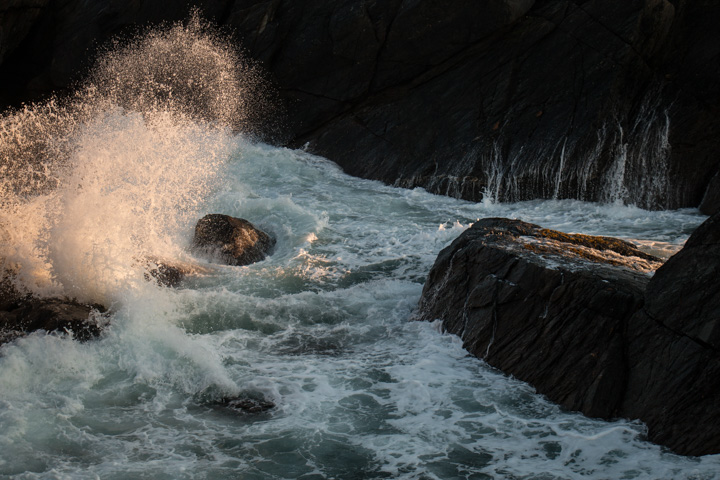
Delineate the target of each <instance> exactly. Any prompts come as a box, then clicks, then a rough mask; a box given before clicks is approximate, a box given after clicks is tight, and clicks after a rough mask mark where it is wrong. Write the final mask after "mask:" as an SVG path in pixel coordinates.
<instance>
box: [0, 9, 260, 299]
mask: <svg viewBox="0 0 720 480" xmlns="http://www.w3.org/2000/svg"><path fill="white" fill-rule="evenodd" d="M266 90H267V84H266V83H265V82H264V81H263V79H262V76H261V74H260V72H259V71H258V69H257V68H256V67H255V66H253V65H251V64H250V63H248V62H246V61H245V60H244V59H243V58H242V57H241V56H240V55H239V54H238V53H237V52H236V51H235V50H233V48H232V47H231V45H230V42H229V41H227V40H226V39H224V38H223V37H222V36H221V35H219V34H218V33H216V32H214V31H213V30H212V28H211V27H210V26H209V25H208V24H206V23H204V22H203V21H202V20H200V19H199V17H198V15H197V14H193V15H192V16H191V18H190V19H189V20H188V21H187V22H186V23H184V24H174V25H169V26H167V25H166V26H162V27H159V28H157V29H155V30H152V31H150V32H148V33H146V34H145V35H143V36H140V37H137V38H134V39H131V40H129V41H126V42H120V41H116V42H115V43H114V44H113V45H112V47H111V48H109V49H108V50H107V51H106V52H105V53H104V54H103V55H102V56H101V57H100V58H99V59H98V61H97V62H96V65H95V67H94V68H93V71H92V73H91V74H90V75H89V77H88V79H87V80H86V81H85V83H84V84H82V85H81V87H80V88H79V89H78V90H77V91H76V92H75V93H73V94H72V95H71V96H69V97H67V98H64V99H58V98H53V99H51V100H49V101H47V102H45V103H42V104H33V105H29V106H26V107H24V108H23V109H21V110H18V111H15V112H9V113H6V114H4V115H3V116H2V117H1V118H0V174H1V175H2V177H1V180H0V227H2V230H1V232H2V235H0V241H1V242H2V243H1V244H0V263H1V265H0V267H2V269H3V270H4V271H5V270H11V271H13V272H14V273H15V277H16V283H18V286H19V287H21V288H24V289H27V290H30V291H32V292H34V293H35V294H39V295H57V294H64V295H69V296H72V297H76V298H78V299H81V300H86V301H95V302H107V301H113V299H114V298H115V297H116V296H117V294H118V292H120V291H122V289H123V288H127V287H129V286H131V285H133V284H134V282H136V281H142V278H143V273H144V271H143V268H144V266H143V265H144V263H146V262H143V261H142V259H143V258H147V257H159V258H168V257H170V258H180V257H182V256H183V255H184V250H183V248H184V246H185V244H186V240H185V236H187V235H185V234H186V233H187V230H188V229H189V228H190V224H191V223H192V221H194V219H196V218H197V217H198V212H199V210H198V209H199V208H200V206H201V204H202V201H203V199H204V198H206V196H207V194H208V193H209V192H210V191H211V190H212V189H213V188H215V187H217V184H218V181H219V178H218V175H219V173H220V170H221V168H222V165H223V164H224V162H225V160H226V159H227V158H228V157H229V155H230V154H231V153H232V151H233V149H234V148H236V142H237V137H235V135H234V134H235V133H237V132H242V133H244V134H246V135H254V134H257V133H258V131H259V129H260V128H261V125H262V123H263V120H264V119H265V118H266V117H267V116H268V114H269V110H270V107H269V104H270V102H268V101H267V98H268V96H267V95H265V92H266Z"/></svg>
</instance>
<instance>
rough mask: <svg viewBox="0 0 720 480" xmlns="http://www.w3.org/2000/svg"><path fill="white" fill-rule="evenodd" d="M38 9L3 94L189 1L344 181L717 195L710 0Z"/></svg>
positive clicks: (274, 2) (4, 72) (64, 82)
mask: <svg viewBox="0 0 720 480" xmlns="http://www.w3.org/2000/svg"><path fill="white" fill-rule="evenodd" d="M18 1H19V0H18ZM26 3H27V4H28V5H30V4H32V2H31V1H30V0H27V2H26ZM37 5H38V7H37V9H39V11H40V13H39V14H37V15H36V13H37V12H35V10H33V12H34V13H32V14H30V13H28V14H26V15H25V18H26V19H25V20H24V23H23V25H25V26H23V27H22V28H23V29H24V31H25V30H27V25H30V24H32V26H31V28H30V30H29V31H28V33H27V34H25V35H24V36H22V38H23V40H22V41H20V40H17V41H14V42H12V44H8V45H7V47H6V48H7V52H6V54H5V56H4V60H3V59H2V57H0V61H2V64H1V65H0V92H3V95H4V99H1V98H0V100H2V102H3V103H6V104H12V105H17V104H18V103H19V102H20V101H22V100H27V99H31V98H37V96H39V95H42V94H43V93H47V92H48V91H49V90H51V89H62V88H65V87H67V86H68V85H69V83H70V81H71V79H72V78H73V76H74V75H77V74H78V72H80V73H82V71H83V69H84V68H86V67H87V65H88V64H89V63H88V60H87V59H88V57H89V56H91V54H92V52H93V51H94V48H95V46H96V45H98V44H101V43H102V42H104V41H105V40H107V38H108V37H109V36H111V35H113V34H116V33H119V32H126V31H127V30H129V29H130V30H131V29H132V28H134V27H136V26H143V25H147V24H148V23H152V22H157V21H158V20H161V19H165V20H176V19H180V18H183V17H184V16H186V15H187V11H188V9H189V8H190V7H191V6H192V5H198V6H199V7H200V9H201V11H202V13H203V14H204V15H205V16H207V17H208V18H211V19H214V21H216V22H217V23H218V24H221V25H225V26H228V27H230V28H231V29H233V31H234V32H235V33H236V37H237V39H238V42H239V43H241V44H242V45H243V46H244V48H245V49H246V51H247V52H248V54H249V55H250V56H251V57H253V58H256V59H258V60H259V61H260V62H261V63H262V64H263V66H264V67H265V68H266V69H267V70H268V71H269V72H270V73H271V75H272V77H273V79H274V82H275V84H276V85H277V87H278V89H279V91H280V94H281V96H282V98H283V99H284V101H285V104H286V109H287V119H286V124H287V128H288V130H289V133H288V137H289V139H290V144H291V145H294V146H299V145H304V144H306V143H307V144H308V148H309V149H310V151H312V152H315V153H319V154H322V155H325V156H327V157H328V158H330V159H332V160H334V161H336V162H337V163H339V164H340V165H341V166H342V167H343V168H344V169H345V170H346V171H347V172H349V173H351V174H353V175H359V176H363V177H369V178H374V179H379V180H383V181H385V182H387V183H391V184H397V185H400V186H407V187H414V186H422V187H425V188H427V189H429V190H431V191H433V192H436V193H442V194H449V195H455V196H460V197H463V198H466V199H472V200H478V199H480V198H481V197H482V196H483V195H484V194H485V193H486V192H487V191H489V193H490V194H492V195H494V196H497V197H499V198H500V199H506V200H510V199H512V200H519V199H525V198H536V197H561V198H562V197H570V198H583V199H588V200H612V199H616V198H622V199H624V200H626V201H629V202H633V203H637V204H639V205H642V206H647V207H651V208H676V207H681V206H698V205H700V204H701V202H702V201H703V198H717V195H718V194H716V193H713V192H715V191H716V190H717V188H718V184H719V183H720V182H715V183H713V184H710V183H709V182H710V179H711V178H712V177H713V175H715V174H716V173H717V172H718V170H720V163H719V161H718V157H717V154H716V152H717V151H718V150H719V147H720V116H718V115H717V112H718V111H719V110H720V86H719V85H720V84H719V83H718V82H717V78H718V77H719V76H720V62H718V58H719V56H720V30H718V29H717V25H718V23H720V4H718V3H717V2H715V1H713V0H695V1H693V2H688V1H685V0H542V1H540V0H538V1H533V0H489V1H486V2H477V1H472V0H453V1H451V2H445V1H440V0H424V1H422V2H420V1H400V0H383V1H379V0H359V1H355V0H343V1H336V0H307V1H303V2H296V1H292V0H216V1H206V2H200V1H194V2H189V4H186V2H184V1H180V0H172V1H170V2H163V3H162V4H159V3H157V2H150V1H149V0H139V1H134V2H130V3H129V4H128V3H127V2H118V1H113V0H100V1H96V2H82V1H81V0H62V1H56V2H43V1H41V0H38V1H37ZM33 19H34V21H33ZM13 38H15V37H13ZM17 38H18V39H19V38H20V37H17ZM668 122H669V126H668ZM671 180H672V181H671ZM708 186H710V187H711V190H712V191H708ZM716 207H717V205H716V203H711V202H703V209H704V211H705V212H706V213H711V212H712V211H714V209H715V208H716Z"/></svg>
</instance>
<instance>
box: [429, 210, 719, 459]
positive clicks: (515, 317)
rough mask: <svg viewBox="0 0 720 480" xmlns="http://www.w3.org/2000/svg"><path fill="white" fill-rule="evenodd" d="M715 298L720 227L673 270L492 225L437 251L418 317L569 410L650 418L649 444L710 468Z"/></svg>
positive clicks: (613, 243) (715, 388)
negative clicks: (438, 323) (702, 460)
mask: <svg viewBox="0 0 720 480" xmlns="http://www.w3.org/2000/svg"><path fill="white" fill-rule="evenodd" d="M658 267H659V268H658ZM654 268H657V271H656V273H655V275H654V276H653V277H652V278H651V277H650V276H649V274H648V272H649V271H651V270H652V269H654ZM718 290H720V214H717V215H715V216H714V217H712V218H710V219H709V220H708V221H706V222H705V223H704V224H703V225H701V226H700V227H699V228H698V229H697V231H696V232H695V233H694V234H693V235H692V236H691V237H690V239H689V240H688V242H687V244H686V246H685V248H683V249H682V250H681V251H680V252H679V253H678V254H676V255H675V256H673V257H672V258H671V259H669V260H668V261H667V262H666V263H665V264H664V265H661V264H660V262H659V261H658V260H657V259H655V258H653V257H651V256H649V255H647V254H644V253H643V252H640V251H638V250H637V249H635V248H634V247H633V246H632V245H630V244H628V243H627V242H623V241H620V240H616V239H609V238H605V237H590V236H585V235H567V234H563V233H560V232H555V231H551V230H545V229H542V228H540V227H538V226H536V225H531V224H527V223H524V222H520V221H516V220H507V219H484V220H480V221H478V222H477V223H476V224H474V225H473V226H472V227H471V228H470V229H468V230H467V231H466V232H464V233H463V234H462V235H460V237H458V239H456V240H455V241H454V242H453V243H452V245H450V246H449V247H447V248H446V249H444V250H443V251H442V252H440V255H439V256H438V258H437V261H436V262H435V265H434V266H433V268H432V270H431V272H430V275H429V276H428V280H427V283H426V284H425V287H424V289H423V295H422V298H421V300H420V304H419V307H418V313H417V317H418V319H421V320H429V321H433V320H435V319H440V320H442V324H443V328H444V329H445V330H446V331H448V332H450V333H454V334H456V335H458V336H460V337H461V338H462V339H463V343H464V346H465V348H466V349H467V350H468V351H470V352H471V353H472V354H474V355H475V356H477V357H479V358H482V359H484V360H485V361H487V362H488V363H489V364H490V365H493V366H495V367H497V368H499V369H500V370H502V371H504V372H506V373H508V374H511V375H513V376H515V377H517V378H519V379H521V380H525V381H527V382H529V383H531V384H532V385H533V386H535V387H536V389H537V390H538V392H539V393H542V394H544V395H546V396H548V398H550V399H551V400H553V401H555V402H557V403H559V404H560V405H562V406H563V407H565V408H567V409H570V410H577V411H580V412H583V413H585V414H587V415H589V416H593V417H601V418H606V419H612V418H617V417H625V418H630V419H640V420H642V421H643V422H645V423H646V424H647V425H648V430H649V433H648V435H649V438H650V439H651V440H652V441H655V442H657V443H659V444H662V445H665V446H668V447H670V448H671V449H673V450H674V451H675V452H677V453H680V454H685V455H704V454H711V453H720V407H719V406H720V333H719V332H720V325H719V324H720V300H719V299H718V296H717V292H718Z"/></svg>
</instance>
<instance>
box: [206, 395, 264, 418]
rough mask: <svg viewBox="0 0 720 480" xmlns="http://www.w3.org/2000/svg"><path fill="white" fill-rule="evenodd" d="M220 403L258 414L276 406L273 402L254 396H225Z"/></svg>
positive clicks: (240, 410) (237, 409) (244, 411)
mask: <svg viewBox="0 0 720 480" xmlns="http://www.w3.org/2000/svg"><path fill="white" fill-rule="evenodd" d="M218 405H221V406H223V407H226V408H230V409H233V410H236V411H239V412H242V413H249V414H258V413H262V412H266V411H268V410H271V409H273V408H275V404H274V403H273V402H270V401H268V400H265V399H260V398H252V397H235V398H223V399H222V400H220V402H218Z"/></svg>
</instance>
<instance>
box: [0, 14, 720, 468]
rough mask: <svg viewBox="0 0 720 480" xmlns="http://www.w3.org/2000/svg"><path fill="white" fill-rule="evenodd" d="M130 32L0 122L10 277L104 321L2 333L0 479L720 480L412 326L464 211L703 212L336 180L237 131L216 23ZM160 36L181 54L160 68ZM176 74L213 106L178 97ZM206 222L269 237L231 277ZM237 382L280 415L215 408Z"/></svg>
mask: <svg viewBox="0 0 720 480" xmlns="http://www.w3.org/2000/svg"><path fill="white" fill-rule="evenodd" d="M128 48H129V50H128V51H121V52H116V53H113V54H112V55H110V56H109V57H108V59H107V61H106V62H105V63H104V64H102V65H100V67H99V68H100V69H99V71H98V72H96V77H95V80H94V81H95V82H96V83H95V84H91V85H90V87H84V88H85V89H84V90H81V91H80V92H79V94H78V96H77V98H75V99H74V100H73V101H72V102H71V105H70V106H69V107H68V106H67V105H65V106H64V105H62V104H60V103H57V102H54V101H51V102H49V103H46V104H43V105H35V106H31V107H28V108H27V109H25V110H23V111H19V112H14V113H6V114H5V115H4V116H3V117H2V122H1V125H0V127H2V128H0V159H2V161H3V164H2V167H3V173H4V176H3V178H2V181H1V182H0V198H1V199H2V202H0V239H1V240H2V244H1V246H2V249H0V259H2V263H3V267H4V268H10V269H11V270H12V271H14V272H15V274H16V279H17V282H18V284H19V285H20V286H21V287H23V288H26V289H28V290H30V291H32V292H34V293H35V294H36V295H40V296H43V295H48V296H49V295H68V296H72V297H76V298H79V299H80V300H83V301H92V302H101V303H103V304H105V305H107V306H108V307H109V308H110V316H109V326H108V327H107V328H106V329H105V331H104V333H103V335H102V336H101V337H100V338H99V339H97V340H94V341H90V342H87V343H82V344H81V343H78V342H76V341H74V340H73V339H72V338H71V337H70V336H69V335H65V334H52V335H48V334H45V333H43V332H38V333H34V334H32V335H29V336H27V337H25V338H22V339H18V340H16V341H14V342H13V343H10V344H6V345H4V346H2V347H0V477H1V478H13V479H37V478H42V479H85V478H87V479H92V478H102V479H137V478H148V479H163V478H166V479H183V478H187V479H190V478H192V479H197V478H206V479H222V478H233V479H236V478H242V479H291V478H293V479H294V478H302V479H371V478H402V479H490V478H493V479H536V480H539V479H576V478H588V479H620V478H625V479H711V478H718V476H719V475H718V473H717V472H718V471H720V457H719V456H708V457H703V458H685V457H679V456H676V455H673V454H672V453H670V452H667V451H665V450H664V449H663V448H661V447H659V446H656V445H653V444H650V443H648V442H646V441H645V439H644V432H645V430H644V427H643V425H641V424H639V423H637V422H628V421H624V420H619V421H616V422H604V421H599V420H592V419H588V418H585V417H583V416H581V415H578V414H576V413H569V412H563V411H561V410H560V409H559V408H558V407H557V406H555V405H553V404H552V403H549V402H548V401H546V400H545V399H544V398H543V397H541V396H539V395H536V394H535V393H534V391H533V389H532V388H531V387H530V386H528V385H526V384H523V383H521V382H519V381H516V380H514V379H512V378H508V377H506V376H505V375H503V374H501V373H500V372H498V371H496V370H494V369H492V368H489V367H488V366H487V365H485V364H484V363H483V362H481V361H479V360H478V359H475V358H473V357H470V356H468V355H467V353H466V352H465V351H463V349H462V348H461V344H460V342H459V341H458V339H457V338H455V337H453V336H450V335H444V334H443V333H441V331H440V327H439V324H438V323H437V322H436V323H425V322H415V321H412V320H411V318H412V314H413V311H414V309H415V308H416V305H417V302H418V300H419V298H420V293H421V291H422V285H423V282H424V279H425V276H426V275H427V273H428V271H429V269H430V267H431V266H432V264H433V261H434V259H435V257H436V256H437V254H438V252H439V251H440V250H441V249H442V248H443V247H445V246H446V245H448V244H449V243H450V242H451V241H452V240H453V239H454V238H456V237H457V236H458V235H459V234H460V233H461V232H462V231H464V230H465V229H466V228H468V227H469V226H470V224H471V223H472V222H474V221H475V220H477V219H479V218H483V217H489V216H499V217H511V218H520V219H523V220H526V221H530V222H534V223H538V224H540V225H542V226H544V227H548V228H556V229H559V230H562V231H565V232H580V233H589V234H602V235H611V236H618V237H621V238H625V239H628V240H630V241H633V242H636V243H638V244H639V245H641V247H642V248H644V249H646V250H648V251H652V252H654V253H657V254H659V255H663V256H668V255H670V254H672V253H673V252H675V251H677V250H678V249H679V248H680V247H681V245H682V243H683V242H684V241H685V239H686V238H687V237H688V235H689V234H690V232H691V231H692V230H693V229H694V228H695V227H696V226H697V225H699V224H700V223H701V222H702V220H703V219H704V217H702V216H701V215H700V214H699V213H698V212H697V211H696V210H681V211H663V212H648V211H644V210H641V209H638V208H634V207H631V206H623V205H619V204H593V203H585V202H579V201H570V200H562V201H560V200H543V201H530V202H522V203H513V204H498V203H491V202H486V203H477V204H475V203H468V202H464V201H460V200H456V199H452V198H448V197H439V196H435V195H431V194H428V193H427V192H425V191H423V190H420V189H415V190H404V189H397V188H392V187H388V186H385V185H382V184H379V183H376V182H371V181H366V180H360V179H357V178H351V177H348V176H346V175H344V174H343V173H342V172H341V171H340V170H339V169H338V168H337V167H336V166H335V165H334V164H332V163H331V162H329V161H327V160H325V159H322V158H319V157H315V156H312V155H309V154H307V153H305V152H303V151H299V150H288V149H283V148H277V147H272V146H268V145H265V144H263V143H260V142H257V141H254V140H252V139H251V137H250V136H249V135H247V134H238V133H233V132H237V131H238V125H240V126H241V127H242V125H244V123H243V122H245V121H250V120H249V119H251V118H253V116H252V115H249V114H248V115H239V114H238V111H241V110H242V109H243V108H245V107H246V104H245V103H243V102H242V101H239V103H237V104H234V103H233V102H234V101H235V100H237V99H238V98H242V97H241V94H242V92H244V91H245V90H243V88H242V87H243V85H246V83H247V81H248V80H247V75H248V72H249V70H248V69H247V68H244V69H243V68H240V69H238V68H237V65H236V63H237V58H235V57H233V56H232V55H230V54H229V53H228V51H227V50H223V48H220V47H218V45H217V39H214V38H213V37H208V36H207V35H205V34H204V33H202V32H200V33H198V32H197V31H196V30H193V28H191V27H187V28H185V27H182V28H181V27H177V26H175V27H172V28H169V30H168V31H166V32H165V33H162V32H161V33H156V34H153V35H150V36H149V37H147V38H146V39H145V40H143V39H141V40H139V41H138V43H137V44H132V45H130V47H128ZM168 52H171V53H172V52H174V53H173V54H177V55H176V57H178V58H180V59H181V60H182V66H183V68H182V69H177V70H173V68H175V67H173V65H172V62H169V63H170V64H169V65H164V64H163V65H160V63H161V62H160V63H158V61H157V59H158V58H162V59H164V58H169V54H168ZM178 52H179V53H178ZM193 55H196V56H197V58H195V57H193ZM173 58H174V57H173ZM208 59H210V60H212V61H210V60H208ZM193 62H194V63H193ZM213 62H215V63H213ZM192 65H196V66H197V68H195V69H193V68H190V67H189V66H192ZM136 67H137V68H136ZM156 67H157V68H160V67H163V68H165V67H167V68H170V73H171V74H169V75H165V73H167V72H165V73H163V75H159V76H158V77H154V76H152V75H154V73H152V72H154V70H153V69H155V68H156ZM148 72H150V73H148ZM212 72H215V73H212ZM233 72H234V73H233ZM238 72H240V73H241V74H242V75H240V77H237V75H236V74H237V73H238ZM161 73H162V72H161ZM250 73H252V72H250ZM147 75H151V76H150V77H147ZM188 75H189V77H188ZM234 75H235V76H234ZM250 77H252V75H250ZM169 78H172V79H173V81H178V82H181V83H182V85H183V89H184V90H185V91H186V92H185V93H186V94H187V93H188V92H190V95H195V91H196V90H197V89H200V90H201V93H202V94H203V95H205V96H201V97H199V98H200V99H197V98H195V97H193V98H191V99H190V100H188V99H185V100H183V99H182V98H180V99H176V97H175V96H172V95H168V94H167V92H172V91H173V90H172V89H171V88H170V86H168V85H166V84H165V83H163V82H165V81H170V80H167V79H169ZM98 79H99V80H98ZM158 79H160V80H158ZM233 79H235V80H237V81H235V80H233ZM113 82H120V83H119V84H116V83H113ZM243 82H245V83H243ZM188 85H190V86H193V88H190V89H187V88H185V87H186V86H188ZM121 87H122V88H121ZM158 92H160V93H162V95H160V94H159V93H158ZM163 92H164V93H163ZM250 103H252V102H250ZM188 105H189V106H188ZM198 105H203V107H202V108H205V109H206V110H202V112H201V113H202V114H200V115H198V114H197V110H196V109H197V108H200V107H198ZM241 113H242V112H241ZM228 118H230V119H231V121H227V119H228ZM231 127H232V128H231ZM240 130H242V128H240ZM210 212H216V213H224V214H229V215H233V216H238V217H243V218H246V219H248V220H250V221H251V222H253V223H255V224H256V225H257V226H259V227H260V228H262V229H264V230H266V231H267V232H269V233H271V234H272V235H274V236H275V237H276V238H277V246H276V248H275V251H274V252H273V254H272V255H271V256H270V257H268V258H267V259H266V260H264V261H262V262H260V263H257V264H254V265H250V266H246V267H229V266H222V265H217V264H213V263H211V262H209V261H208V259H204V258H197V257H195V256H194V255H193V254H192V253H191V252H190V251H189V248H188V247H189V245H190V240H191V236H192V231H193V226H194V223H195V222H196V221H197V219H199V218H200V217H202V216H203V215H205V214H206V213H210ZM148 258H160V259H163V260H165V261H170V262H181V263H183V264H185V265H186V266H189V267H191V268H192V269H193V270H194V271H195V272H196V273H195V274H193V275H191V276H190V277H188V278H187V279H186V281H185V282H184V283H183V284H182V285H181V286H180V287H178V288H175V289H169V288H162V287H159V286H157V285H155V284H153V283H150V282H147V281H146V280H145V274H146V265H147V263H148V260H147V259H148ZM235 397H241V398H246V399H255V400H262V401H266V402H272V403H273V404H274V405H275V406H274V407H273V408H271V409H269V410H267V411H264V412H261V413H256V414H248V413H244V412H242V411H238V410H234V409H231V408H228V407H226V406H223V404H222V400H223V399H227V398H235Z"/></svg>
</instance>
